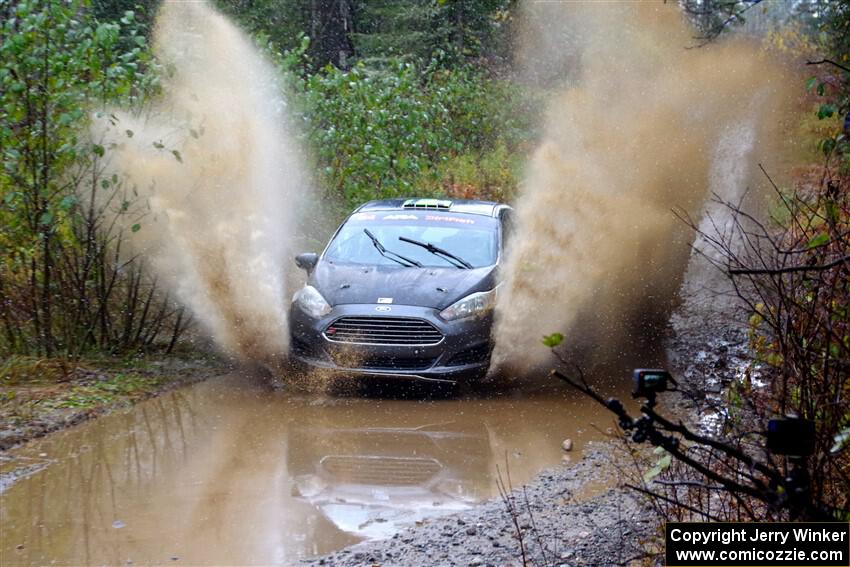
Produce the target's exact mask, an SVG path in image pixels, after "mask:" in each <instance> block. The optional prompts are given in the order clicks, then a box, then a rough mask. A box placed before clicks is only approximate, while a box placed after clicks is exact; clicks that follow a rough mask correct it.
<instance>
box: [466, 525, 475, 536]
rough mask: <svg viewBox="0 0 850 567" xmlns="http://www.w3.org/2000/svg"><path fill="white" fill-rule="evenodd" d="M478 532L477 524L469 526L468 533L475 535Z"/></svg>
mask: <svg viewBox="0 0 850 567" xmlns="http://www.w3.org/2000/svg"><path fill="white" fill-rule="evenodd" d="M477 533H478V530H476V529H475V526H469V527H468V528H466V535H475V534H477Z"/></svg>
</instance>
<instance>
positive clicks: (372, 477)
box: [287, 422, 492, 538]
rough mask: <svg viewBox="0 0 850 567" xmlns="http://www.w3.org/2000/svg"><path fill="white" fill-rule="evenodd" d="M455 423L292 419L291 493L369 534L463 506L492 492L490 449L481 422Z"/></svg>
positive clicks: (391, 530) (332, 518)
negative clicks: (335, 423) (298, 422)
mask: <svg viewBox="0 0 850 567" xmlns="http://www.w3.org/2000/svg"><path fill="white" fill-rule="evenodd" d="M452 425H453V423H452V422H449V423H439V424H428V425H422V426H419V427H368V426H365V427H350V428H333V427H323V426H313V427H311V426H309V425H308V426H296V427H293V429H291V430H290V432H289V443H288V455H287V456H288V458H287V463H288V467H289V473H290V475H291V476H292V477H293V496H296V497H299V498H302V499H304V500H306V501H307V502H309V503H311V504H312V505H314V506H316V507H317V508H318V509H319V510H321V512H322V513H323V514H324V515H325V516H326V517H327V518H328V519H329V520H330V521H331V522H333V523H334V524H335V525H336V526H337V527H339V528H340V529H341V530H343V531H346V532H349V533H352V534H356V535H358V536H360V537H364V538H382V537H389V536H391V535H392V534H394V533H395V532H397V531H398V530H399V529H400V527H402V525H403V524H410V523H413V522H416V521H419V520H423V519H425V518H429V517H433V516H438V515H442V514H446V513H451V512H456V511H459V510H465V509H467V508H469V507H471V506H472V505H473V504H474V503H476V502H478V501H480V500H482V499H483V498H487V497H489V496H490V494H489V491H488V489H489V487H490V485H491V482H490V479H489V475H490V470H491V469H490V464H491V463H490V461H491V455H492V449H491V444H490V437H489V434H488V430H487V428H486V426H485V425H484V424H480V426H479V427H477V428H473V429H469V424H466V423H465V424H463V429H464V430H463V431H462V432H461V431H456V430H453V427H452ZM455 429H458V428H457V427H456V428H455Z"/></svg>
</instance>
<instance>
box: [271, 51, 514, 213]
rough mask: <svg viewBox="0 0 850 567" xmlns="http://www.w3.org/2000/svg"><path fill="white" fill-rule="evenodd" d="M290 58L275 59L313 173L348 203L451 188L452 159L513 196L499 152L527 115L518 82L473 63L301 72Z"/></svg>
mask: <svg viewBox="0 0 850 567" xmlns="http://www.w3.org/2000/svg"><path fill="white" fill-rule="evenodd" d="M288 61H289V62H288V63H286V62H281V65H282V66H283V67H284V68H285V69H286V70H287V72H288V75H289V77H290V83H291V85H292V87H293V91H294V92H295V103H296V107H298V108H299V109H300V113H301V120H300V123H301V124H302V125H304V127H305V131H306V136H307V142H308V144H309V145H310V146H311V147H312V149H313V153H314V155H315V156H316V159H317V160H318V168H317V169H318V174H319V180H320V182H321V184H322V186H323V187H324V188H325V190H326V192H327V193H328V195H330V196H331V197H333V198H336V199H337V200H338V201H340V202H342V203H344V204H345V206H346V207H349V208H350V207H351V206H353V205H355V204H359V203H361V202H363V201H365V200H369V199H375V198H385V197H397V196H409V195H425V196H443V195H448V194H451V193H452V191H451V189H452V184H453V181H452V180H453V177H454V175H455V173H456V170H455V169H454V168H453V167H452V166H458V165H459V164H469V165H470V167H471V168H472V169H475V170H477V172H478V173H477V174H476V175H472V176H469V177H468V178H467V179H465V180H464V182H478V181H480V180H486V181H488V182H491V183H492V184H493V185H498V189H499V190H498V191H494V194H497V195H498V196H499V197H507V196H509V195H512V193H513V189H514V188H515V186H516V177H515V176H516V174H517V171H518V169H519V168H518V167H514V168H509V167H508V168H506V164H509V163H510V162H511V160H510V159H505V158H506V157H507V156H508V155H513V154H514V153H515V152H516V151H517V150H518V148H520V147H521V146H522V144H523V142H524V138H523V137H524V136H526V135H527V132H528V131H529V130H530V127H529V126H528V123H529V116H528V115H527V114H524V113H523V112H521V111H519V110H518V108H517V106H518V104H517V103H518V101H519V99H520V94H519V92H518V88H517V87H514V86H511V85H508V84H506V83H503V82H500V81H497V80H493V79H489V78H488V77H487V76H486V75H485V74H484V73H483V72H482V71H481V70H478V69H476V68H474V67H471V66H460V67H457V68H454V69H445V68H442V67H441V66H439V65H438V64H436V63H435V64H432V65H429V66H426V67H424V68H423V67H421V66H419V65H417V64H416V63H413V62H409V61H403V60H400V59H391V60H389V61H388V62H387V63H386V64H385V65H383V66H382V67H381V68H379V69H376V68H370V67H367V66H366V65H365V64H363V63H359V64H357V65H355V66H354V67H353V68H352V69H350V70H348V71H343V70H340V69H337V68H335V67H331V66H328V67H326V68H324V69H322V70H321V71H320V72H317V73H314V74H310V75H307V76H306V77H299V76H298V75H297V74H296V73H295V72H293V68H292V66H291V65H292V60H291V59H289V60H288ZM514 163H515V162H514ZM478 189H479V190H480V189H481V187H479V188H478ZM454 196H457V195H454ZM466 196H476V195H466Z"/></svg>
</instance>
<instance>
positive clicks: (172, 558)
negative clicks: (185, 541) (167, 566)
mask: <svg viewBox="0 0 850 567" xmlns="http://www.w3.org/2000/svg"><path fill="white" fill-rule="evenodd" d="M179 559H180V558H179V557H177V556H176V555H172V556H171V560H172V561H177V560H179Z"/></svg>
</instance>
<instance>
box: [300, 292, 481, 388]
mask: <svg viewBox="0 0 850 567" xmlns="http://www.w3.org/2000/svg"><path fill="white" fill-rule="evenodd" d="M377 308H380V309H382V310H384V309H386V306H379V305H374V304H351V305H337V306H335V307H334V308H333V310H332V311H331V312H330V313H329V314H328V315H327V316H325V317H322V318H321V319H312V318H311V317H309V316H308V315H307V314H306V313H304V312H303V311H302V310H301V309H300V308H299V307H298V306H296V305H293V306H292V308H291V311H290V334H291V337H290V356H291V357H292V358H293V359H294V360H295V361H296V362H299V363H301V364H304V365H307V366H309V367H313V368H316V369H322V370H325V371H328V372H331V373H333V374H338V375H340V376H371V377H385V378H399V379H410V380H424V381H433V382H460V381H468V380H474V379H477V378H480V377H482V376H484V374H486V372H487V368H488V366H489V365H490V353H491V350H492V342H491V339H490V330H491V328H492V323H493V318H492V314H487V315H484V316H482V317H468V318H466V319H459V320H456V321H444V320H443V319H441V318H440V316H439V314H438V313H439V312H438V311H437V310H436V309H432V308H428V307H417V306H412V305H392V306H391V310H390V311H389V312H387V311H378V310H377ZM347 317H356V318H368V317H375V318H382V319H386V318H398V319H404V320H410V319H415V320H419V321H426V322H427V323H429V324H430V325H431V326H433V327H434V328H435V329H436V330H437V331H439V332H440V334H441V335H442V340H440V341H439V342H437V343H436V344H373V343H370V342H369V341H358V342H343V341H339V340H334V339H333V338H330V337H329V335H328V334H327V332H326V331H327V330H328V328H329V327H331V326H332V325H333V324H335V323H336V322H338V321H339V320H341V319H343V318H347ZM432 342H433V341H432Z"/></svg>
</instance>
